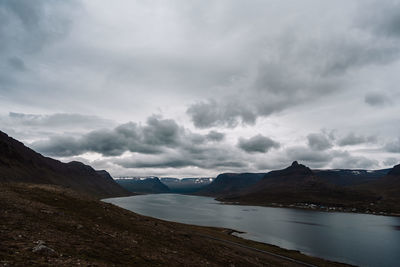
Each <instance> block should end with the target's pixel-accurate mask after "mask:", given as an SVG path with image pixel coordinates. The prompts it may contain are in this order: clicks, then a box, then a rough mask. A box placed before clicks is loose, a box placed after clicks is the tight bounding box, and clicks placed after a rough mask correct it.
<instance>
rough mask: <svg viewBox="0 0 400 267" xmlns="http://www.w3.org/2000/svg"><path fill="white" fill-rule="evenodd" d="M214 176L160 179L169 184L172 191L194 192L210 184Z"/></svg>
mask: <svg viewBox="0 0 400 267" xmlns="http://www.w3.org/2000/svg"><path fill="white" fill-rule="evenodd" d="M213 180H214V179H213V178H209V177H206V178H182V179H178V178H169V177H168V178H160V181H161V182H162V183H163V184H165V185H167V186H168V187H169V189H170V190H171V192H172V193H181V194H187V193H193V192H197V191H199V190H201V189H202V188H204V187H205V186H207V185H209V184H210V183H211V182H212V181H213Z"/></svg>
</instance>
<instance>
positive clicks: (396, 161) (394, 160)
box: [383, 157, 400, 167]
mask: <svg viewBox="0 0 400 267" xmlns="http://www.w3.org/2000/svg"><path fill="white" fill-rule="evenodd" d="M383 164H384V165H385V166H390V167H392V166H395V165H397V164H400V160H399V159H397V158H393V157H389V158H386V159H385V160H384V161H383Z"/></svg>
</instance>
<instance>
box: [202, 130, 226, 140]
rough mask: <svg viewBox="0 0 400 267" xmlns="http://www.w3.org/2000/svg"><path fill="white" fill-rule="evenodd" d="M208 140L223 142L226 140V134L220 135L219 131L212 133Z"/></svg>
mask: <svg viewBox="0 0 400 267" xmlns="http://www.w3.org/2000/svg"><path fill="white" fill-rule="evenodd" d="M206 138H207V139H208V140H210V141H215V142H220V141H222V140H224V138H225V134H224V133H220V132H217V131H210V132H209V133H208V134H207V135H206Z"/></svg>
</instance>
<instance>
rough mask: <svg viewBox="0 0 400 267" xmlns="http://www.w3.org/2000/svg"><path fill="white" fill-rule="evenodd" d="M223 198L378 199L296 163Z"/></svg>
mask: <svg viewBox="0 0 400 267" xmlns="http://www.w3.org/2000/svg"><path fill="white" fill-rule="evenodd" d="M221 199H222V200H224V201H233V202H242V203H254V204H258V205H262V204H265V205H267V204H271V203H283V204H292V203H316V204H324V205H331V206H346V205H347V204H350V203H352V204H354V203H364V202H366V201H375V200H376V199H377V197H376V196H375V195H374V194H371V193H369V192H364V191H356V190H352V189H348V188H344V187H340V186H337V185H334V184H330V183H328V182H326V181H324V180H323V179H321V178H320V177H318V176H317V175H316V174H315V173H314V172H313V171H312V170H311V169H310V168H308V167H306V166H304V165H302V164H298V163H297V161H295V162H293V163H292V165H291V166H289V167H287V168H286V169H283V170H277V171H271V172H269V173H267V174H266V175H265V176H264V177H263V178H262V179H261V180H260V181H258V182H257V183H255V184H254V185H252V186H251V187H249V188H247V189H246V190H243V191H241V192H239V193H238V194H237V195H234V196H224V197H222V198H221Z"/></svg>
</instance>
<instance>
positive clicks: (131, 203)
mask: <svg viewBox="0 0 400 267" xmlns="http://www.w3.org/2000/svg"><path fill="white" fill-rule="evenodd" d="M104 201H105V202H109V203H113V204H115V205H117V206H120V207H122V208H125V209H128V210H131V211H134V212H136V213H139V214H142V215H146V216H151V217H155V218H159V219H163V220H168V221H175V222H181V223H187V224H196V225H203V226H216V227H226V228H231V229H235V230H239V231H243V232H246V233H245V234H241V235H240V236H241V237H243V238H247V239H252V240H256V241H261V242H264V243H270V244H274V245H277V246H280V247H283V248H287V249H295V250H300V251H301V252H303V253H305V254H309V255H314V256H318V257H322V258H326V259H330V260H336V261H341V262H346V263H351V264H355V265H361V266H374V267H375V266H376V267H384V266H393V267H398V266H400V218H398V217H388V216H374V215H364V214H353V213H327V212H317V211H307V210H299V209H288V208H268V207H257V206H236V205H221V204H220V203H219V202H218V201H216V200H214V199H213V198H209V197H198V196H185V195H177V194H157V195H142V196H133V197H123V198H111V199H106V200H104Z"/></svg>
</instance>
